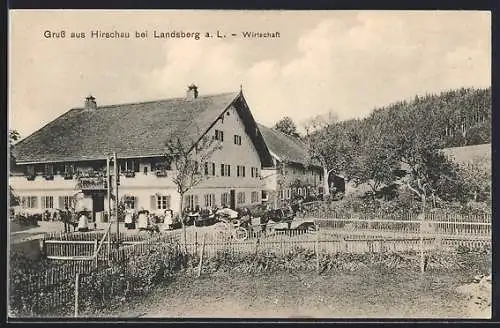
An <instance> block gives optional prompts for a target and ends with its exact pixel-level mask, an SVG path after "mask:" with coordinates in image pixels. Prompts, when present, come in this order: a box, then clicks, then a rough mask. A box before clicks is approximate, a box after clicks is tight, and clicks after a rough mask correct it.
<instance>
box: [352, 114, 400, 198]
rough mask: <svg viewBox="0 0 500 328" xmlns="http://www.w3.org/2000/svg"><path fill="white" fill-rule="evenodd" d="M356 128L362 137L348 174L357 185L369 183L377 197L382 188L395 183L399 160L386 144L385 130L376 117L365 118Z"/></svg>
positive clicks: (373, 195)
mask: <svg viewBox="0 0 500 328" xmlns="http://www.w3.org/2000/svg"><path fill="white" fill-rule="evenodd" d="M356 130H357V133H358V136H359V138H360V140H359V146H358V148H357V149H356V150H355V151H354V154H353V161H352V163H351V165H350V166H349V167H348V175H349V176H350V179H351V180H352V181H354V183H355V184H356V185H357V186H358V185H360V184H367V185H368V186H369V187H370V188H371V189H372V197H373V198H375V195H376V193H377V192H378V191H379V190H380V188H382V187H384V186H386V187H387V186H389V185H391V184H393V183H394V182H395V180H396V179H397V170H398V169H399V167H400V165H399V161H398V159H397V156H395V153H394V151H393V150H392V149H390V148H389V147H387V146H386V141H385V140H384V131H383V130H382V129H381V128H380V122H376V121H375V118H374V117H370V118H368V119H365V120H363V121H362V122H361V124H359V125H358V127H357V129H356Z"/></svg>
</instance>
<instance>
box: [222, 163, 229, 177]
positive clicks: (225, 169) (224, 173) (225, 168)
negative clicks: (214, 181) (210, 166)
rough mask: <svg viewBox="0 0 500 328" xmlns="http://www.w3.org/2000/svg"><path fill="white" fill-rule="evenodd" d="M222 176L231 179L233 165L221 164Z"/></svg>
mask: <svg viewBox="0 0 500 328" xmlns="http://www.w3.org/2000/svg"><path fill="white" fill-rule="evenodd" d="M220 175H221V176H222V177H230V176H231V165H229V164H221V165H220Z"/></svg>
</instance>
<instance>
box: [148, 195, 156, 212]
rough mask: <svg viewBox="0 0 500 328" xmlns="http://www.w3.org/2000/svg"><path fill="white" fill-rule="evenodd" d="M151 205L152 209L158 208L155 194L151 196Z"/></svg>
mask: <svg viewBox="0 0 500 328" xmlns="http://www.w3.org/2000/svg"><path fill="white" fill-rule="evenodd" d="M149 207H150V210H155V209H156V196H154V195H153V196H151V198H150V204H149Z"/></svg>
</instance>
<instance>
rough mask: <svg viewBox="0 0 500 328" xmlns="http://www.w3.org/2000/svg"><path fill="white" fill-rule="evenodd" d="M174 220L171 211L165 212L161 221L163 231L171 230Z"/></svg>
mask: <svg viewBox="0 0 500 328" xmlns="http://www.w3.org/2000/svg"><path fill="white" fill-rule="evenodd" d="M173 220H174V212H173V211H172V210H171V209H168V210H165V216H164V219H163V229H164V230H170V229H172V224H173V223H174V222H173Z"/></svg>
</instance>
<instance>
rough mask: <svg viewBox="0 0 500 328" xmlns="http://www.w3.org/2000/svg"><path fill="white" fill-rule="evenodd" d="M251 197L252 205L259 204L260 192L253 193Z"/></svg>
mask: <svg viewBox="0 0 500 328" xmlns="http://www.w3.org/2000/svg"><path fill="white" fill-rule="evenodd" d="M250 197H251V199H252V203H257V202H259V192H258V191H252V194H251V196H250Z"/></svg>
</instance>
